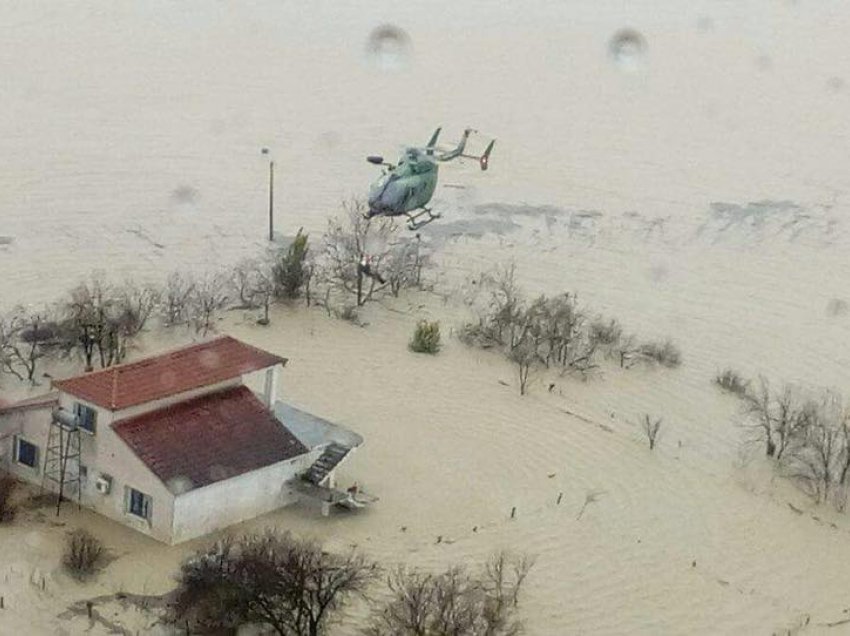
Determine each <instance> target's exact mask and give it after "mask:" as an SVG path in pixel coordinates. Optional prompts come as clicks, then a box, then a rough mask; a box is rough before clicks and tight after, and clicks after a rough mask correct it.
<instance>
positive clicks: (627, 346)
mask: <svg viewBox="0 0 850 636" xmlns="http://www.w3.org/2000/svg"><path fill="white" fill-rule="evenodd" d="M614 352H615V353H616V354H617V360H618V361H619V363H620V368H621V369H628V368H629V367H631V366H632V364H634V360H635V358H636V357H637V356H638V355H639V353H640V343H639V342H638V339H637V336H635V335H634V334H628V335H626V336H622V337H621V338H620V339H619V341H618V342H617V344H616V346H615V347H614Z"/></svg>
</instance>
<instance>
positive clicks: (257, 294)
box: [250, 259, 278, 325]
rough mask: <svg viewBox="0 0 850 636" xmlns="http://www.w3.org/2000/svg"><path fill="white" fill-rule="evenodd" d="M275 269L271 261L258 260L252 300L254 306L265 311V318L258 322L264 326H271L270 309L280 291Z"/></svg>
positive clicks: (251, 293)
mask: <svg viewBox="0 0 850 636" xmlns="http://www.w3.org/2000/svg"><path fill="white" fill-rule="evenodd" d="M274 268H275V264H274V262H273V261H271V260H270V259H266V260H258V261H257V262H256V264H255V269H254V274H253V282H252V284H251V285H252V286H251V289H250V298H251V302H252V303H253V304H255V305H257V306H259V307H261V308H262V309H263V317H262V318H260V319H259V320H258V321H257V322H259V323H260V324H262V325H267V324H269V307H270V306H271V304H272V301H273V300H274V298H275V294H276V293H277V289H278V284H277V281H276V279H275V269H274Z"/></svg>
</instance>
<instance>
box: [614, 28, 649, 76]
mask: <svg viewBox="0 0 850 636" xmlns="http://www.w3.org/2000/svg"><path fill="white" fill-rule="evenodd" d="M608 50H609V51H610V53H611V57H612V58H613V60H614V62H616V64H617V66H619V67H620V68H621V69H622V70H624V71H637V70H639V69H641V68H642V67H643V65H644V60H645V58H646V40H644V38H643V36H642V35H641V34H640V33H638V32H637V31H635V30H634V29H622V30H621V31H618V32H617V33H615V34H614V37H612V38H611V42H610V44H609V45H608Z"/></svg>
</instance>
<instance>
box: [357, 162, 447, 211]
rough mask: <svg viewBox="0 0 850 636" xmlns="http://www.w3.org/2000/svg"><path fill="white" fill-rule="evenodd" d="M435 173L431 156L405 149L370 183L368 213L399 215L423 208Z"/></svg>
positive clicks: (432, 187) (432, 189)
mask: <svg viewBox="0 0 850 636" xmlns="http://www.w3.org/2000/svg"><path fill="white" fill-rule="evenodd" d="M437 173H438V168H437V163H436V161H434V160H433V159H432V158H431V157H429V156H428V155H425V154H424V153H421V152H418V151H416V150H408V151H407V152H406V153H405V154H404V156H402V158H401V159H400V160H399V162H398V165H396V166H390V167H389V168H388V169H387V170H386V171H385V172H384V174H382V175H381V176H380V177H379V178H378V180H377V181H375V182H374V183H373V184H372V187H371V189H370V190H369V212H368V216H369V217H373V216H401V215H403V214H409V213H410V212H413V211H415V210H419V209H423V208H425V206H426V205H427V204H428V202H429V201H430V200H431V197H432V196H434V190H435V189H436V188H437Z"/></svg>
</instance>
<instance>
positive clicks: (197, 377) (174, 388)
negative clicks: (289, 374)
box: [53, 336, 286, 411]
mask: <svg viewBox="0 0 850 636" xmlns="http://www.w3.org/2000/svg"><path fill="white" fill-rule="evenodd" d="M276 364H286V358H281V357H280V356H276V355H274V354H271V353H268V352H267V351H263V350H262V349H257V348H256V347H252V346H251V345H247V344H245V343H244V342H240V341H239V340H236V339H235V338H231V337H230V336H221V337H219V338H216V339H214V340H210V341H207V342H202V343H199V344H194V345H191V346H188V347H183V348H181V349H174V350H172V351H169V352H166V353H163V354H161V355H158V356H152V357H150V358H144V359H142V360H138V361H136V362H128V363H126V364H121V365H118V366H114V367H110V368H108V369H103V370H102V371H95V372H93V373H87V374H85V375H80V376H77V377H74V378H68V379H66V380H57V381H55V382H54V383H53V385H54V386H55V387H57V388H59V389H61V390H62V391H65V392H66V393H70V394H71V395H75V396H77V397H79V398H82V399H84V400H87V401H89V402H92V403H94V404H97V405H98V406H102V407H104V408H107V409H110V410H112V411H117V410H119V409H125V408H127V407H130V406H136V405H138V404H145V403H147V402H153V401H154V400H159V399H162V398H165V397H169V396H171V395H176V394H178V393H183V392H184V391H191V390H192V389H198V388H201V387H205V386H210V385H212V384H216V383H217V382H223V381H224V380H230V379H233V378H237V377H239V376H241V375H242V374H245V373H250V372H252V371H259V370H260V369H265V368H267V367H271V366H274V365H276Z"/></svg>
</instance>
